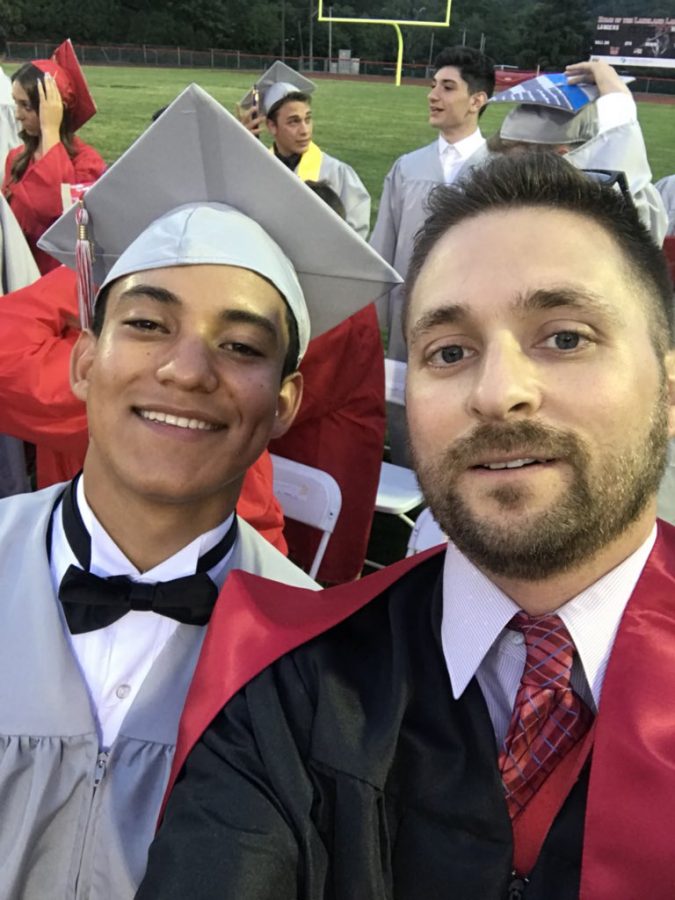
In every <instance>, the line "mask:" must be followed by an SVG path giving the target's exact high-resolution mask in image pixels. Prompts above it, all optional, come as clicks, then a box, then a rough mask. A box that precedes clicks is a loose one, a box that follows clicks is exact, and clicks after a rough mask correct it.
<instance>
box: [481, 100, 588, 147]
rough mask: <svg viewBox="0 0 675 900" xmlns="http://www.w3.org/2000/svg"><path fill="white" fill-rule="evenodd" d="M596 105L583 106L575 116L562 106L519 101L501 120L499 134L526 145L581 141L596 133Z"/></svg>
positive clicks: (581, 142)
mask: <svg viewBox="0 0 675 900" xmlns="http://www.w3.org/2000/svg"><path fill="white" fill-rule="evenodd" d="M597 125H598V117H597V112H596V109H595V106H593V105H590V106H584V107H583V109H582V110H581V112H578V113H577V114H576V115H574V114H571V113H569V112H566V111H565V110H562V109H552V108H546V107H543V106H534V105H530V104H522V105H521V106H517V107H516V108H515V109H512V110H511V112H510V113H509V114H508V115H507V116H506V118H505V119H504V121H503V122H502V126H501V128H500V129H499V136H500V137H501V138H502V139H503V140H505V141H522V142H523V143H527V144H551V145H558V144H583V143H585V142H586V141H588V140H590V139H591V138H592V137H595V135H596V134H597Z"/></svg>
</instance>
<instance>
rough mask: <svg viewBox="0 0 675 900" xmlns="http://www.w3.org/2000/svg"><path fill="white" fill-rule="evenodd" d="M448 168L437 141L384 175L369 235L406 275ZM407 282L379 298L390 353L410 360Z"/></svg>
mask: <svg viewBox="0 0 675 900" xmlns="http://www.w3.org/2000/svg"><path fill="white" fill-rule="evenodd" d="M487 154H488V151H487V148H486V146H485V144H483V145H482V146H481V147H480V148H479V149H478V150H476V152H475V153H473V154H472V155H471V156H470V157H469V158H468V159H467V160H466V162H465V163H464V165H463V166H462V168H461V169H460V171H459V173H458V174H457V177H456V179H455V180H456V181H457V180H459V179H460V178H462V177H463V176H464V175H466V174H467V173H468V172H469V171H470V169H472V168H473V167H474V166H476V165H480V164H481V163H482V162H483V161H484V160H485V159H486V158H487ZM443 177H444V176H443V167H442V166H441V161H440V158H439V155H438V140H435V141H434V142H433V143H432V144H428V145H427V146H426V147H420V148H419V150H413V151H412V152H411V153H406V154H405V155H404V156H400V157H399V158H398V159H397V160H396V162H395V163H394V165H393V166H392V167H391V169H390V170H389V172H388V173H387V176H386V178H385V179H384V186H383V188H382V198H381V199H380V207H379V210H378V213H377V221H376V222H375V227H374V228H373V233H372V235H371V236H370V244H371V246H372V247H373V248H374V249H375V250H377V252H378V253H379V254H380V256H382V257H384V259H385V260H386V261H387V262H388V263H390V265H392V266H393V267H394V268H395V269H396V271H397V272H398V273H399V275H401V276H402V277H403V278H405V276H406V274H407V272H408V264H409V262H410V256H411V254H412V248H413V242H414V238H415V235H416V234H417V232H418V231H419V230H420V228H421V227H422V225H423V224H424V220H425V218H426V215H427V209H426V201H427V197H428V196H429V193H430V191H431V190H432V189H433V188H434V187H436V185H437V184H442V183H443ZM402 309H403V285H396V286H395V287H394V288H392V290H391V291H390V292H389V294H385V295H384V296H383V297H381V298H380V300H379V301H378V313H379V316H380V324H381V325H382V326H383V327H385V328H386V329H387V333H388V335H389V339H388V343H387V356H388V357H389V358H390V359H400V360H405V359H406V347H405V341H404V340H403V332H402V329H401V311H402Z"/></svg>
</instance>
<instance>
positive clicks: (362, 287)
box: [40, 84, 401, 354]
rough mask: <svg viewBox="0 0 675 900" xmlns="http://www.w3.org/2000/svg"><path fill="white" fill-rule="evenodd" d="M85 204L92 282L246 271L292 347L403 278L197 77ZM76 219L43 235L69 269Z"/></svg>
mask: <svg viewBox="0 0 675 900" xmlns="http://www.w3.org/2000/svg"><path fill="white" fill-rule="evenodd" d="M84 206H85V209H86V211H87V214H88V219H89V223H88V232H89V233H88V238H89V240H90V242H91V245H92V251H93V257H94V258H93V272H92V275H93V280H94V282H95V283H96V284H98V285H100V286H103V285H105V284H108V283H110V282H111V281H112V280H114V279H115V278H119V277H121V276H122V275H128V274H131V273H132V272H140V271H146V270H148V269H157V268H164V267H167V266H175V265H199V264H216V265H231V266H239V267H241V268H246V269H250V270H251V271H253V272H257V273H259V274H260V275H262V276H263V277H265V278H267V279H268V280H269V281H271V282H272V283H273V284H274V285H275V287H276V288H277V289H278V290H279V292H280V293H281V294H282V295H283V296H284V298H285V299H286V301H287V303H288V305H289V306H290V308H291V310H292V312H293V314H294V315H295V318H296V320H297V323H298V331H299V336H300V344H301V354H303V353H304V352H305V349H306V347H307V343H308V341H309V337H310V327H311V335H312V336H313V337H316V336H317V335H319V334H323V332H325V331H328V330H329V329H330V328H332V327H333V326H335V325H337V324H338V323H340V322H341V321H343V320H344V319H346V318H347V317H348V316H350V315H352V313H354V312H357V311H358V310H359V309H361V308H362V307H363V306H365V305H366V304H368V303H369V302H370V301H371V300H374V299H376V298H377V297H378V296H380V295H381V294H382V293H384V292H385V291H387V290H389V289H390V288H391V287H392V285H394V284H398V283H400V281H401V279H400V277H399V276H398V274H397V273H396V272H395V271H394V270H393V269H392V268H391V266H389V265H388V264H387V263H385V262H384V260H383V259H382V258H381V257H380V256H379V255H378V254H377V253H376V252H375V251H374V250H373V249H372V248H371V247H370V246H369V245H368V244H366V242H365V241H363V240H362V239H361V238H360V237H359V236H358V235H357V234H356V233H355V232H354V231H353V230H352V229H351V228H350V227H349V226H348V225H347V224H346V223H345V222H344V221H343V220H342V219H340V218H339V216H337V215H335V213H334V212H333V210H331V209H330V208H329V207H328V206H327V205H326V204H325V203H324V202H323V201H322V200H321V199H320V198H319V197H317V196H316V195H315V194H314V193H313V192H312V191H310V190H309V189H308V188H307V187H306V186H305V185H304V184H303V183H302V181H301V180H300V179H299V178H298V177H297V176H296V175H294V174H293V173H292V172H290V171H289V170H288V169H287V168H286V166H284V165H283V163H280V162H279V160H277V159H276V158H275V157H274V155H273V154H271V153H270V152H269V151H268V150H267V149H266V148H265V147H264V146H263V145H262V144H261V142H260V141H258V140H257V139H256V138H255V137H254V136H253V135H252V134H250V133H249V132H248V131H247V130H246V129H245V128H244V127H243V126H242V125H240V124H239V122H238V121H237V120H236V119H235V118H234V117H233V116H231V115H230V114H229V113H228V112H227V111H226V110H224V109H223V107H222V106H221V105H220V104H219V103H217V102H216V101H215V100H214V99H213V98H212V97H211V96H210V95H209V94H207V93H206V92H205V91H203V90H202V89H201V88H199V87H198V86H197V85H194V84H193V85H190V87H188V88H186V89H185V90H184V91H183V93H182V94H180V96H179V97H178V98H177V99H176V100H175V101H174V102H173V103H172V104H171V106H169V108H168V109H167V110H166V112H165V113H164V114H163V115H162V116H160V118H159V119H157V121H156V122H154V123H153V124H152V125H151V126H150V127H149V128H148V129H147V131H145V132H144V133H143V134H142V135H141V136H140V137H139V138H138V140H137V141H136V142H135V143H134V144H132V146H131V147H130V148H129V149H128V150H127V151H126V152H125V153H124V154H123V155H122V156H121V157H120V158H119V159H118V160H117V162H115V163H114V164H113V165H112V166H111V167H110V168H109V169H108V170H107V171H106V172H105V173H104V174H103V175H102V176H101V178H100V179H99V180H98V181H97V182H96V183H95V184H94V185H93V186H92V187H91V188H90V189H89V190H88V191H87V193H86V195H85V198H84ZM76 216H77V209H76V208H75V207H73V208H71V209H70V210H68V211H67V212H66V213H64V214H63V216H61V218H60V219H58V221H57V222H55V223H54V225H52V226H51V228H49V229H48V230H47V231H46V232H45V233H44V235H43V236H42V238H41V239H40V246H41V248H42V249H43V250H45V251H46V252H47V253H50V254H51V255H52V256H54V257H55V258H56V259H58V260H59V261H60V262H63V263H65V264H66V265H67V266H70V268H73V269H74V268H76V238H77V225H76ZM289 261H290V262H289ZM296 276H297V277H296Z"/></svg>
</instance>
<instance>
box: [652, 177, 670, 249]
mask: <svg viewBox="0 0 675 900" xmlns="http://www.w3.org/2000/svg"><path fill="white" fill-rule="evenodd" d="M654 187H655V188H656V190H657V191H658V192H659V194H661V199H662V200H663V205H664V206H665V207H666V214H667V215H668V231H667V234H668V236H669V237H675V175H666V177H665V178H661V179H660V181H657V182H656V184H655V185H654Z"/></svg>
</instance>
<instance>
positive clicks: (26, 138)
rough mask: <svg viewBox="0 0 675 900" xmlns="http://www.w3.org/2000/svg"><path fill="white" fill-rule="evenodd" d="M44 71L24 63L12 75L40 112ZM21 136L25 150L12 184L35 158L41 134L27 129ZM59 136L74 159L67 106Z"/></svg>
mask: <svg viewBox="0 0 675 900" xmlns="http://www.w3.org/2000/svg"><path fill="white" fill-rule="evenodd" d="M44 77H45V76H44V72H42V71H41V70H40V69H38V67H37V66H34V65H33V63H24V64H23V65H22V66H21V67H20V68H19V69H17V70H16V72H15V73H14V74H13V75H12V82H15V81H18V82H19V84H20V85H21V87H22V88H23V89H24V91H25V92H26V95H27V97H28V101H29V103H30V105H31V109H32V110H34V111H35V112H38V111H39V109H40V95H39V93H38V81H41V82H42V83H43V84H44ZM19 137H20V138H21V140H22V141H23V150H22V151H21V153H18V154H17V156H16V158H15V159H14V161H13V162H12V166H11V169H10V176H11V180H10V184H11V183H12V182H16V181H19V180H20V179H21V177H22V176H23V174H24V172H25V171H26V169H27V168H28V163H29V162H30V161H31V159H32V158H33V156H34V154H35V151H36V150H37V148H38V146H39V144H40V136H39V135H36V134H26V132H25V131H22V132H20V134H19ZM59 137H60V139H61V143H62V144H63V146H64V147H65V148H66V152H67V153H68V156H70V158H71V159H72V158H73V157H74V156H75V155H76V150H75V142H74V137H75V135H74V132H73V128H72V125H71V123H70V110H69V109H68V107H67V106H65V105H64V107H63V119H62V120H61V126H60V128H59Z"/></svg>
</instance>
